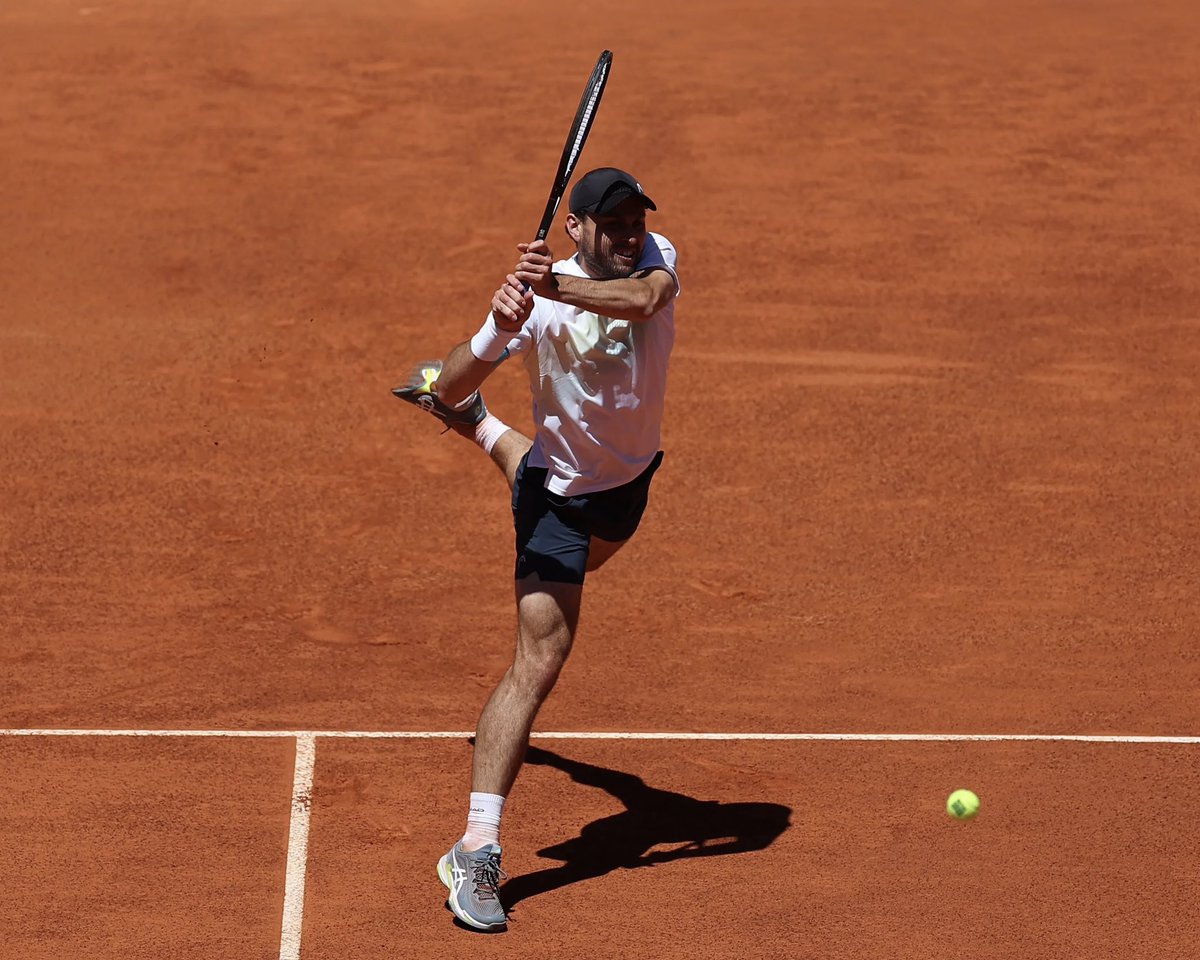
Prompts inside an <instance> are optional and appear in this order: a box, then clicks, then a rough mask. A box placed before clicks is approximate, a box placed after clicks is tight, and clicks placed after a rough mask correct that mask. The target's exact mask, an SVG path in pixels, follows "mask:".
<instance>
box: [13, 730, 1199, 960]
mask: <svg viewBox="0 0 1200 960" xmlns="http://www.w3.org/2000/svg"><path fill="white" fill-rule="evenodd" d="M470 736H473V732H472V731H468V730H394V731H368V730H357V731H356V730H72V729H63V730H55V729H42V730H39V729H28V730H12V729H7V730H3V729H0V737H230V738H258V739H263V738H271V739H279V738H289V739H294V740H295V741H296V770H295V774H294V776H293V778H292V815H291V822H290V825H289V828H288V847H287V873H286V876H285V879H284V896H283V928H282V930H281V932H280V936H279V960H300V934H301V931H302V928H303V925H304V877H305V873H306V871H307V867H308V832H309V823H310V820H311V816H312V787H313V770H314V767H315V764H316V750H317V739H318V738H320V737H329V738H334V739H351V740H402V739H410V740H431V739H466V738H468V737H470ZM532 739H535V740H675V741H679V740H726V741H730V740H740V741H747V740H759V741H772V740H773V741H789V740H790V741H797V740H838V741H851V742H866V741H924V742H935V743H936V742H963V741H968V742H994V741H1025V742H1029V741H1050V742H1064V741H1072V742H1078V743H1189V744H1194V743H1200V737H1170V736H1121V735H1105V734H1033V733H1029V734H1027V733H665V732H657V733H634V732H608V733H605V732H599V731H580V732H574V733H569V732H545V733H534V734H532Z"/></svg>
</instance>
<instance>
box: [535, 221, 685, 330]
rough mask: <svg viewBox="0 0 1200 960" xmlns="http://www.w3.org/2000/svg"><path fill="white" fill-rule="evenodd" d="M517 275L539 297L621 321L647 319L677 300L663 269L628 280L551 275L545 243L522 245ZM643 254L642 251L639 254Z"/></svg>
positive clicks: (674, 289) (636, 274) (549, 255)
mask: <svg viewBox="0 0 1200 960" xmlns="http://www.w3.org/2000/svg"><path fill="white" fill-rule="evenodd" d="M518 249H519V250H520V251H521V259H520V261H519V262H518V263H517V267H516V270H515V276H516V277H517V279H518V280H521V281H522V282H523V283H526V284H528V285H529V287H530V289H531V290H533V292H534V293H536V294H537V295H538V296H541V297H546V298H547V299H550V300H557V301H559V302H560V303H565V304H568V305H570V306H572V307H580V308H582V309H584V310H590V311H592V312H594V313H599V314H602V315H603V316H606V317H615V318H617V319H620V320H630V321H634V322H637V321H640V320H647V319H649V318H650V317H652V316H654V314H656V313H658V311H659V310H661V309H662V308H663V307H665V306H666V305H667V304H668V303H670V302H671V300H672V299H673V298H674V297H675V292H676V288H675V278H674V277H673V276H672V275H671V274H670V273H669V272H668V271H666V270H664V269H662V268H660V267H651V268H649V269H646V270H641V271H638V272H637V273H634V274H632V275H631V276H628V277H619V278H613V279H605V280H598V279H593V278H591V277H575V276H568V275H565V274H556V273H552V272H551V265H552V264H553V262H554V258H553V255H552V254H551V253H550V248H549V247H548V246H547V245H546V244H545V242H544V241H542V242H538V243H532V244H520V245H519V246H518ZM639 252H640V251H639Z"/></svg>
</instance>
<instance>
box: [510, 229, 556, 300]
mask: <svg viewBox="0 0 1200 960" xmlns="http://www.w3.org/2000/svg"><path fill="white" fill-rule="evenodd" d="M517 249H518V250H519V251H520V252H521V259H520V260H518V261H517V266H516V267H515V269H514V270H513V273H514V275H515V276H516V278H517V279H518V280H520V281H521V282H522V283H524V284H527V285H528V286H529V287H531V288H532V289H533V292H534V293H536V294H537V295H538V296H540V297H553V296H554V293H555V291H556V290H557V289H558V281H557V280H556V279H555V278H554V274H553V273H551V272H550V268H551V267H552V266H553V265H554V255H553V254H552V253H551V252H550V245H549V244H548V243H546V241H545V240H535V241H534V242H533V243H518V244H517Z"/></svg>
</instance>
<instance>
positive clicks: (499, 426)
mask: <svg viewBox="0 0 1200 960" xmlns="http://www.w3.org/2000/svg"><path fill="white" fill-rule="evenodd" d="M452 429H453V430H454V432H455V433H457V434H458V435H459V436H460V437H465V438H466V439H468V440H470V441H472V442H473V443H475V444H476V445H477V446H478V447H479V448H480V449H481V450H483V452H484V453H486V454H487V455H488V456H489V457H491V458H492V463H494V464H495V465H496V466H497V467H499V468H500V472H501V473H503V474H504V479H505V481H506V482H507V483H508V489H509V490H511V489H512V487H513V482H514V481H515V479H516V475H517V467H518V466H520V464H521V458H522V457H524V456H525V454H527V453H528V452H529V449H530V448H531V447H532V446H533V441H532V440H531V439H530V438H529V437H527V436H525V434H523V433H521V432H520V431H519V430H514V429H513V428H512V427H510V426H508V424H506V423H504V422H503V421H502V420H500V419H498V418H497V417H495V416H493V415H492V414H490V413H488V414H485V416H484V418H483V420H481V421H480V422H479V423H478V424H475V425H473V426H466V425H456V426H454V427H452Z"/></svg>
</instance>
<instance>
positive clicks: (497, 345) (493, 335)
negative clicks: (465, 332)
mask: <svg viewBox="0 0 1200 960" xmlns="http://www.w3.org/2000/svg"><path fill="white" fill-rule="evenodd" d="M512 338H513V335H512V334H511V333H510V332H508V331H507V330H501V329H500V328H499V327H497V326H496V318H495V317H493V316H492V315H491V314H490V313H489V314H488V318H487V319H486V320H485V321H484V322H483V326H482V327H480V328H479V332H478V333H477V334H475V336H473V337H472V338H471V353H472V354H473V355H474V356H475V358H476V359H477V360H491V361H495V360H499V359H500V358H501V357H503V356H504V355H505V354H506V353H507V352H508V344H509V341H511V340H512Z"/></svg>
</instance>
